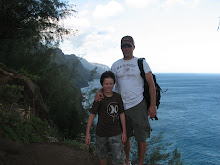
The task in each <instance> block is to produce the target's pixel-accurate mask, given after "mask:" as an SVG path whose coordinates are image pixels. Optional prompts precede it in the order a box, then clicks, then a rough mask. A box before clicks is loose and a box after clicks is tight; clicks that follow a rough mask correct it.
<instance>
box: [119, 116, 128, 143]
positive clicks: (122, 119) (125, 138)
mask: <svg viewBox="0 0 220 165" xmlns="http://www.w3.org/2000/svg"><path fill="white" fill-rule="evenodd" d="M120 120H121V125H122V131H123V132H122V142H123V143H125V142H126V140H127V133H126V122H125V113H124V112H123V113H121V114H120Z"/></svg>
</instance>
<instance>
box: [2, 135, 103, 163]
mask: <svg viewBox="0 0 220 165" xmlns="http://www.w3.org/2000/svg"><path fill="white" fill-rule="evenodd" d="M98 162H99V161H98V159H97V157H96V156H94V155H92V154H90V153H89V152H88V151H83V150H80V149H78V148H75V147H70V146H68V145H65V144H59V143H51V144H18V143H15V142H11V141H7V140H2V139H0V165H97V164H98Z"/></svg>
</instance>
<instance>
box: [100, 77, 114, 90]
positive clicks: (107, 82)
mask: <svg viewBox="0 0 220 165" xmlns="http://www.w3.org/2000/svg"><path fill="white" fill-rule="evenodd" d="M102 87H103V89H104V93H111V92H112V89H113V87H114V80H113V79H112V78H105V79H104V81H103V83H102Z"/></svg>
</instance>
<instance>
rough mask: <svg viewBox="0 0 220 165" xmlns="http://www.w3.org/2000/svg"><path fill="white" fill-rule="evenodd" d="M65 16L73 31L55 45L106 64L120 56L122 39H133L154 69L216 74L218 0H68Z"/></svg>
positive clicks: (219, 41)
mask: <svg viewBox="0 0 220 165" xmlns="http://www.w3.org/2000/svg"><path fill="white" fill-rule="evenodd" d="M69 3H71V4H74V5H75V7H74V9H75V10H76V11H77V13H75V14H73V15H72V16H71V17H69V18H67V19H65V20H63V22H62V23H63V24H64V26H65V27H66V28H71V29H74V30H77V31H76V34H75V35H72V36H65V37H64V41H63V43H61V44H60V46H59V48H60V49H61V50H62V51H63V53H64V54H75V55H77V56H79V57H83V58H85V59H86V60H87V61H89V62H96V63H100V64H105V65H107V66H109V67H111V65H112V64H113V63H114V62H115V61H116V60H118V59H120V58H123V54H122V52H121V48H120V41H121V38H122V37H123V36H125V35H130V36H132V37H133V38H134V41H135V50H134V56H135V57H144V58H145V59H146V61H147V63H148V64H149V66H150V68H151V70H152V71H153V72H154V73H220V57H219V56H220V29H219V30H218V26H219V21H220V0H69Z"/></svg>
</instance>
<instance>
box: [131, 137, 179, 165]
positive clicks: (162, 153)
mask: <svg viewBox="0 0 220 165" xmlns="http://www.w3.org/2000/svg"><path fill="white" fill-rule="evenodd" d="M131 144H132V145H131V154H132V160H134V161H135V162H137V161H138V154H137V142H136V141H135V139H134V138H133V137H132V138H131ZM169 146H171V143H169V142H167V143H164V141H163V133H160V134H159V135H157V136H153V137H151V138H150V139H149V141H148V142H147V152H146V155H145V163H146V164H169V165H182V160H181V154H180V153H179V152H178V150H177V148H175V149H174V151H173V152H170V151H168V147H169Z"/></svg>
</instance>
